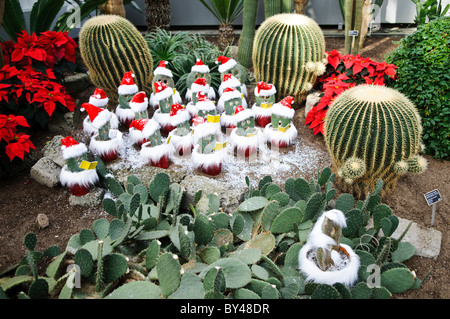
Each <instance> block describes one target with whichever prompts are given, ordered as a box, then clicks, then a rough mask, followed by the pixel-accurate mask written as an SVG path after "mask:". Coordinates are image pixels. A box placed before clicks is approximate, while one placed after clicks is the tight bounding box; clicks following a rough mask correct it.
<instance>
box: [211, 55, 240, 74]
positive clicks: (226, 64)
mask: <svg viewBox="0 0 450 319" xmlns="http://www.w3.org/2000/svg"><path fill="white" fill-rule="evenodd" d="M219 63H220V65H219V72H220V73H225V72H226V71H228V70H230V69H232V68H233V67H234V66H235V65H236V64H237V62H236V60H234V59H231V58H227V57H226V56H223V55H221V56H219V57H218V58H217V60H216V64H219Z"/></svg>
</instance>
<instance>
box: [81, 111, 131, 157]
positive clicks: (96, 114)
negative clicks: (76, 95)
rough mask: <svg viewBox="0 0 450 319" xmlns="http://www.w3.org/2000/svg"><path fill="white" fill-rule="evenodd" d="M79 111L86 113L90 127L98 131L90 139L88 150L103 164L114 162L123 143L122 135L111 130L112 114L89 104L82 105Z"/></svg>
mask: <svg viewBox="0 0 450 319" xmlns="http://www.w3.org/2000/svg"><path fill="white" fill-rule="evenodd" d="M81 110H82V111H86V112H87V113H88V116H89V119H90V120H91V123H92V125H93V126H94V127H95V128H96V129H97V131H98V132H97V133H96V134H94V135H93V136H92V137H91V142H90V144H89V150H90V151H91V152H92V153H94V154H95V155H97V156H99V157H100V158H101V159H102V160H103V161H104V162H110V161H113V160H115V159H116V158H117V157H118V154H119V150H120V148H121V147H122V143H123V141H122V133H121V132H120V131H119V130H117V129H111V118H112V113H111V112H110V111H108V110H107V109H103V108H100V107H96V106H95V105H92V104H90V103H84V104H82V105H81Z"/></svg>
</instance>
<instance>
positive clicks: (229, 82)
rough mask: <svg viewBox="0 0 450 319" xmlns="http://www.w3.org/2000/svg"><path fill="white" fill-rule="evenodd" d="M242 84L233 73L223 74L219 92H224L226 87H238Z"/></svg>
mask: <svg viewBox="0 0 450 319" xmlns="http://www.w3.org/2000/svg"><path fill="white" fill-rule="evenodd" d="M241 85H242V84H241V81H239V80H238V79H237V78H236V77H235V76H234V75H233V74H231V73H227V74H225V75H224V76H223V81H222V83H220V86H219V92H223V91H224V89H225V88H237V87H240V86H241Z"/></svg>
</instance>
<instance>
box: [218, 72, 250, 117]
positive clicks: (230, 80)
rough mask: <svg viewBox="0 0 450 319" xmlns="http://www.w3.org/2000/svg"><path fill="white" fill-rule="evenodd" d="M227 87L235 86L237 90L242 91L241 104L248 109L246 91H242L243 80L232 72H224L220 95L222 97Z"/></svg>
mask: <svg viewBox="0 0 450 319" xmlns="http://www.w3.org/2000/svg"><path fill="white" fill-rule="evenodd" d="M226 88H233V89H236V90H237V91H239V92H240V93H241V98H242V100H241V105H242V106H243V107H244V109H246V108H247V101H246V99H245V96H244V93H243V92H242V84H241V81H239V80H238V79H237V78H236V77H235V76H234V75H233V74H231V73H227V74H224V76H223V81H222V83H220V86H219V95H220V97H222V95H223V91H224V90H225V89H226ZM219 102H220V98H219ZM222 106H223V105H222V104H221V107H222Z"/></svg>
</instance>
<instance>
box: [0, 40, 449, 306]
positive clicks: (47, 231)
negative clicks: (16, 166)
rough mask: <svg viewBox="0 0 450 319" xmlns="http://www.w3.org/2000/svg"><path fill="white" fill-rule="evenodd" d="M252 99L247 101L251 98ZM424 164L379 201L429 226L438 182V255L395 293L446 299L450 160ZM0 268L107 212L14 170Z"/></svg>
mask: <svg viewBox="0 0 450 319" xmlns="http://www.w3.org/2000/svg"><path fill="white" fill-rule="evenodd" d="M398 40H399V38H389V37H385V38H375V37H373V38H368V39H367V40H366V43H365V48H364V49H363V50H362V51H361V52H360V53H361V55H362V56H368V57H371V58H372V59H374V60H377V61H382V60H384V56H385V54H386V53H387V52H389V51H391V50H392V49H394V48H395V47H396V45H395V44H394V43H392V41H398ZM326 42H327V50H331V49H333V48H335V49H337V50H338V51H341V52H342V51H343V45H344V44H343V43H344V41H343V38H326ZM92 91H93V88H89V89H87V90H86V91H84V92H79V93H78V94H77V97H78V98H80V99H81V101H86V100H87V97H88V96H89V95H90V94H91V92H92ZM249 100H250V99H249ZM250 105H251V104H250ZM304 120H305V116H304V109H303V108H302V109H300V110H298V111H297V113H296V119H295V125H296V126H297V129H298V132H299V136H301V138H302V139H307V140H308V144H313V145H315V146H317V147H318V148H320V149H322V150H325V149H326V147H325V144H324V142H323V138H322V137H321V136H314V135H312V132H311V130H309V129H308V128H307V127H306V126H305V125H304V124H303V123H304ZM53 135H54V134H52V133H49V132H47V131H41V132H36V133H35V134H34V135H33V139H34V140H33V142H34V143H35V145H36V147H37V153H36V154H35V157H36V158H38V156H39V151H40V150H41V149H42V147H43V146H44V145H45V143H46V142H48V141H50V140H51V139H52V137H53ZM426 158H427V160H428V170H427V171H426V172H425V173H424V174H422V175H419V176H412V175H408V176H405V177H403V178H401V179H400V180H399V181H398V184H397V187H396V188H395V189H394V191H393V192H392V193H391V194H389V195H387V196H386V197H384V198H383V202H384V203H385V204H387V205H389V206H390V207H391V208H392V209H393V211H394V214H395V215H397V216H399V217H401V218H407V219H409V220H412V221H414V222H416V223H418V224H419V225H421V226H424V227H431V225H430V222H431V208H430V207H428V206H427V204H426V202H425V200H424V196H423V194H424V193H426V192H428V191H430V190H433V189H435V188H438V189H439V191H440V193H441V195H442V197H443V201H442V202H441V203H439V204H438V206H437V207H438V209H437V214H436V221H435V226H434V228H435V229H437V230H439V231H440V232H442V243H441V252H440V255H439V257H438V258H437V260H433V259H429V258H421V257H417V256H415V257H413V258H412V259H410V260H409V261H407V262H406V264H407V266H408V267H410V268H411V269H412V270H414V271H415V272H416V274H417V276H418V277H419V278H420V279H423V278H424V277H425V276H426V275H427V274H428V273H429V272H430V271H431V273H430V275H429V276H428V277H427V279H426V281H425V282H423V284H422V287H421V288H420V289H418V290H411V291H408V292H406V293H402V294H396V295H395V296H394V297H395V298H405V299H419V298H420V299H448V298H450V287H449V286H448V284H447V283H448V278H449V275H450V271H449V268H450V267H449V266H450V265H449V261H450V259H449V236H448V230H449V227H448V225H449V220H448V212H449V211H450V208H449V204H448V201H447V200H446V199H447V198H448V197H449V196H450V177H449V176H448V172H449V171H450V162H448V161H444V162H442V161H438V160H435V159H433V158H431V157H430V156H426ZM0 212H1V214H0V242H1V243H2V244H1V246H0V273H1V272H3V271H5V270H6V269H8V268H9V267H11V266H13V265H14V264H16V263H17V262H18V261H20V259H21V258H22V257H23V256H24V253H25V247H24V244H23V238H24V236H25V235H26V234H27V233H29V232H35V233H36V234H37V236H38V244H37V247H36V250H39V251H43V250H45V249H46V248H48V247H50V246H51V245H58V246H59V247H60V248H62V249H64V248H65V247H66V244H67V241H68V240H69V238H70V237H71V236H72V235H73V234H76V233H79V232H80V231H81V230H82V229H83V228H90V227H91V225H92V223H93V222H94V221H95V220H96V219H98V218H110V217H108V216H107V214H106V213H105V212H104V211H103V210H102V208H101V207H97V208H84V207H79V206H70V205H69V192H68V190H67V189H65V188H61V187H57V188H52V189H50V188H47V187H45V186H42V185H40V184H38V183H37V182H35V181H34V180H32V179H31V178H30V174H29V170H28V171H25V172H24V173H21V174H18V175H16V176H15V177H14V178H10V179H7V180H2V181H1V182H0ZM39 213H44V214H46V215H47V217H48V219H49V222H50V224H49V226H48V227H47V228H44V229H39V227H38V226H37V223H36V217H37V215H38V214H39Z"/></svg>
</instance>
